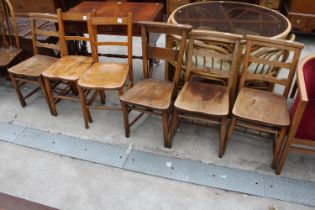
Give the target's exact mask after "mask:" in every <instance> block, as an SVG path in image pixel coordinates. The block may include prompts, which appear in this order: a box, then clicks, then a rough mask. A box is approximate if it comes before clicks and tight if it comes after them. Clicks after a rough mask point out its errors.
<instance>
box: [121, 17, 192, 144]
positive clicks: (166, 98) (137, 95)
mask: <svg viewBox="0 0 315 210" xmlns="http://www.w3.org/2000/svg"><path fill="white" fill-rule="evenodd" d="M139 24H141V34H142V56H143V76H144V79H143V80H142V81H140V82H139V83H137V84H135V85H134V86H133V87H132V88H131V89H129V90H128V91H127V92H126V93H125V94H123V95H122V96H121V97H120V103H121V108H122V111H123V117H124V126H125V135H126V137H129V133H130V126H132V125H133V124H134V123H135V122H136V121H137V120H138V119H139V118H140V117H141V116H142V115H143V114H144V113H147V114H154V115H162V119H163V136H164V144H167V138H168V134H169V119H170V118H169V116H170V112H171V110H172V102H173V98H174V94H175V93H176V90H177V84H178V79H179V74H180V68H181V65H182V61H183V55H184V50H185V45H186V40H187V37H188V32H189V31H190V30H191V26H188V25H172V24H166V23H158V22H140V23H139ZM149 33H164V34H175V35H178V36H181V41H180V46H179V48H178V50H177V49H170V48H161V47H155V46H150V45H149V44H148V42H149ZM148 59H164V60H168V61H172V62H174V61H175V62H176V63H177V65H176V68H175V74H174V78H173V81H165V80H157V79H150V78H149V64H148V63H149V62H148ZM132 110H135V111H139V112H141V114H140V115H139V116H138V117H136V118H135V119H134V120H133V121H132V122H131V123H129V116H128V114H129V113H130V112H131V111H132Z"/></svg>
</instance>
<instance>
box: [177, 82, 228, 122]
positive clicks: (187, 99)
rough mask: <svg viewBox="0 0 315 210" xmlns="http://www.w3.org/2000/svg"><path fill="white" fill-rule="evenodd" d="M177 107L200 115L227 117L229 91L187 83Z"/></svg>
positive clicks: (199, 83) (202, 84)
mask: <svg viewBox="0 0 315 210" xmlns="http://www.w3.org/2000/svg"><path fill="white" fill-rule="evenodd" d="M192 99H193V100H192ZM175 107H176V108H178V109H180V110H185V111H188V112H194V113H199V114H206V115H213V116H226V115H228V114H229V94H228V89H227V88H226V87H223V86H219V85H213V84H210V83H204V82H196V81H189V82H186V83H185V85H184V87H183V89H182V90H181V91H180V93H179V95H178V96H177V99H176V101H175Z"/></svg>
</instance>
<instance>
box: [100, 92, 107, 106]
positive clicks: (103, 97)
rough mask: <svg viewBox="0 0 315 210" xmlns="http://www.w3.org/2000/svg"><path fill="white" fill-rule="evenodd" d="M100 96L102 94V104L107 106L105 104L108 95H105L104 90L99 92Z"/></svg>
mask: <svg viewBox="0 0 315 210" xmlns="http://www.w3.org/2000/svg"><path fill="white" fill-rule="evenodd" d="M99 94H100V98H101V103H102V104H105V102H106V95H105V93H104V91H103V90H99Z"/></svg>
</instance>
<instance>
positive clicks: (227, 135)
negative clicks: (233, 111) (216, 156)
mask: <svg viewBox="0 0 315 210" xmlns="http://www.w3.org/2000/svg"><path fill="white" fill-rule="evenodd" d="M235 123H236V117H234V116H233V117H232V119H231V122H230V125H229V129H228V131H227V134H226V137H225V141H224V149H223V154H224V153H225V150H226V148H227V145H228V144H229V142H230V139H231V136H232V133H233V130H234V127H235Z"/></svg>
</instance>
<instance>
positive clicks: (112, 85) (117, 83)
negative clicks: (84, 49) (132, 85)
mask: <svg viewBox="0 0 315 210" xmlns="http://www.w3.org/2000/svg"><path fill="white" fill-rule="evenodd" d="M128 73H129V65H128V64H125V63H94V64H93V65H92V66H91V67H90V68H89V69H88V70H87V71H86V72H85V73H84V74H83V75H82V76H81V78H80V79H79V81H78V84H79V85H80V86H81V87H84V88H90V89H120V88H122V87H123V86H124V84H125V82H126V80H127V78H128Z"/></svg>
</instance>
